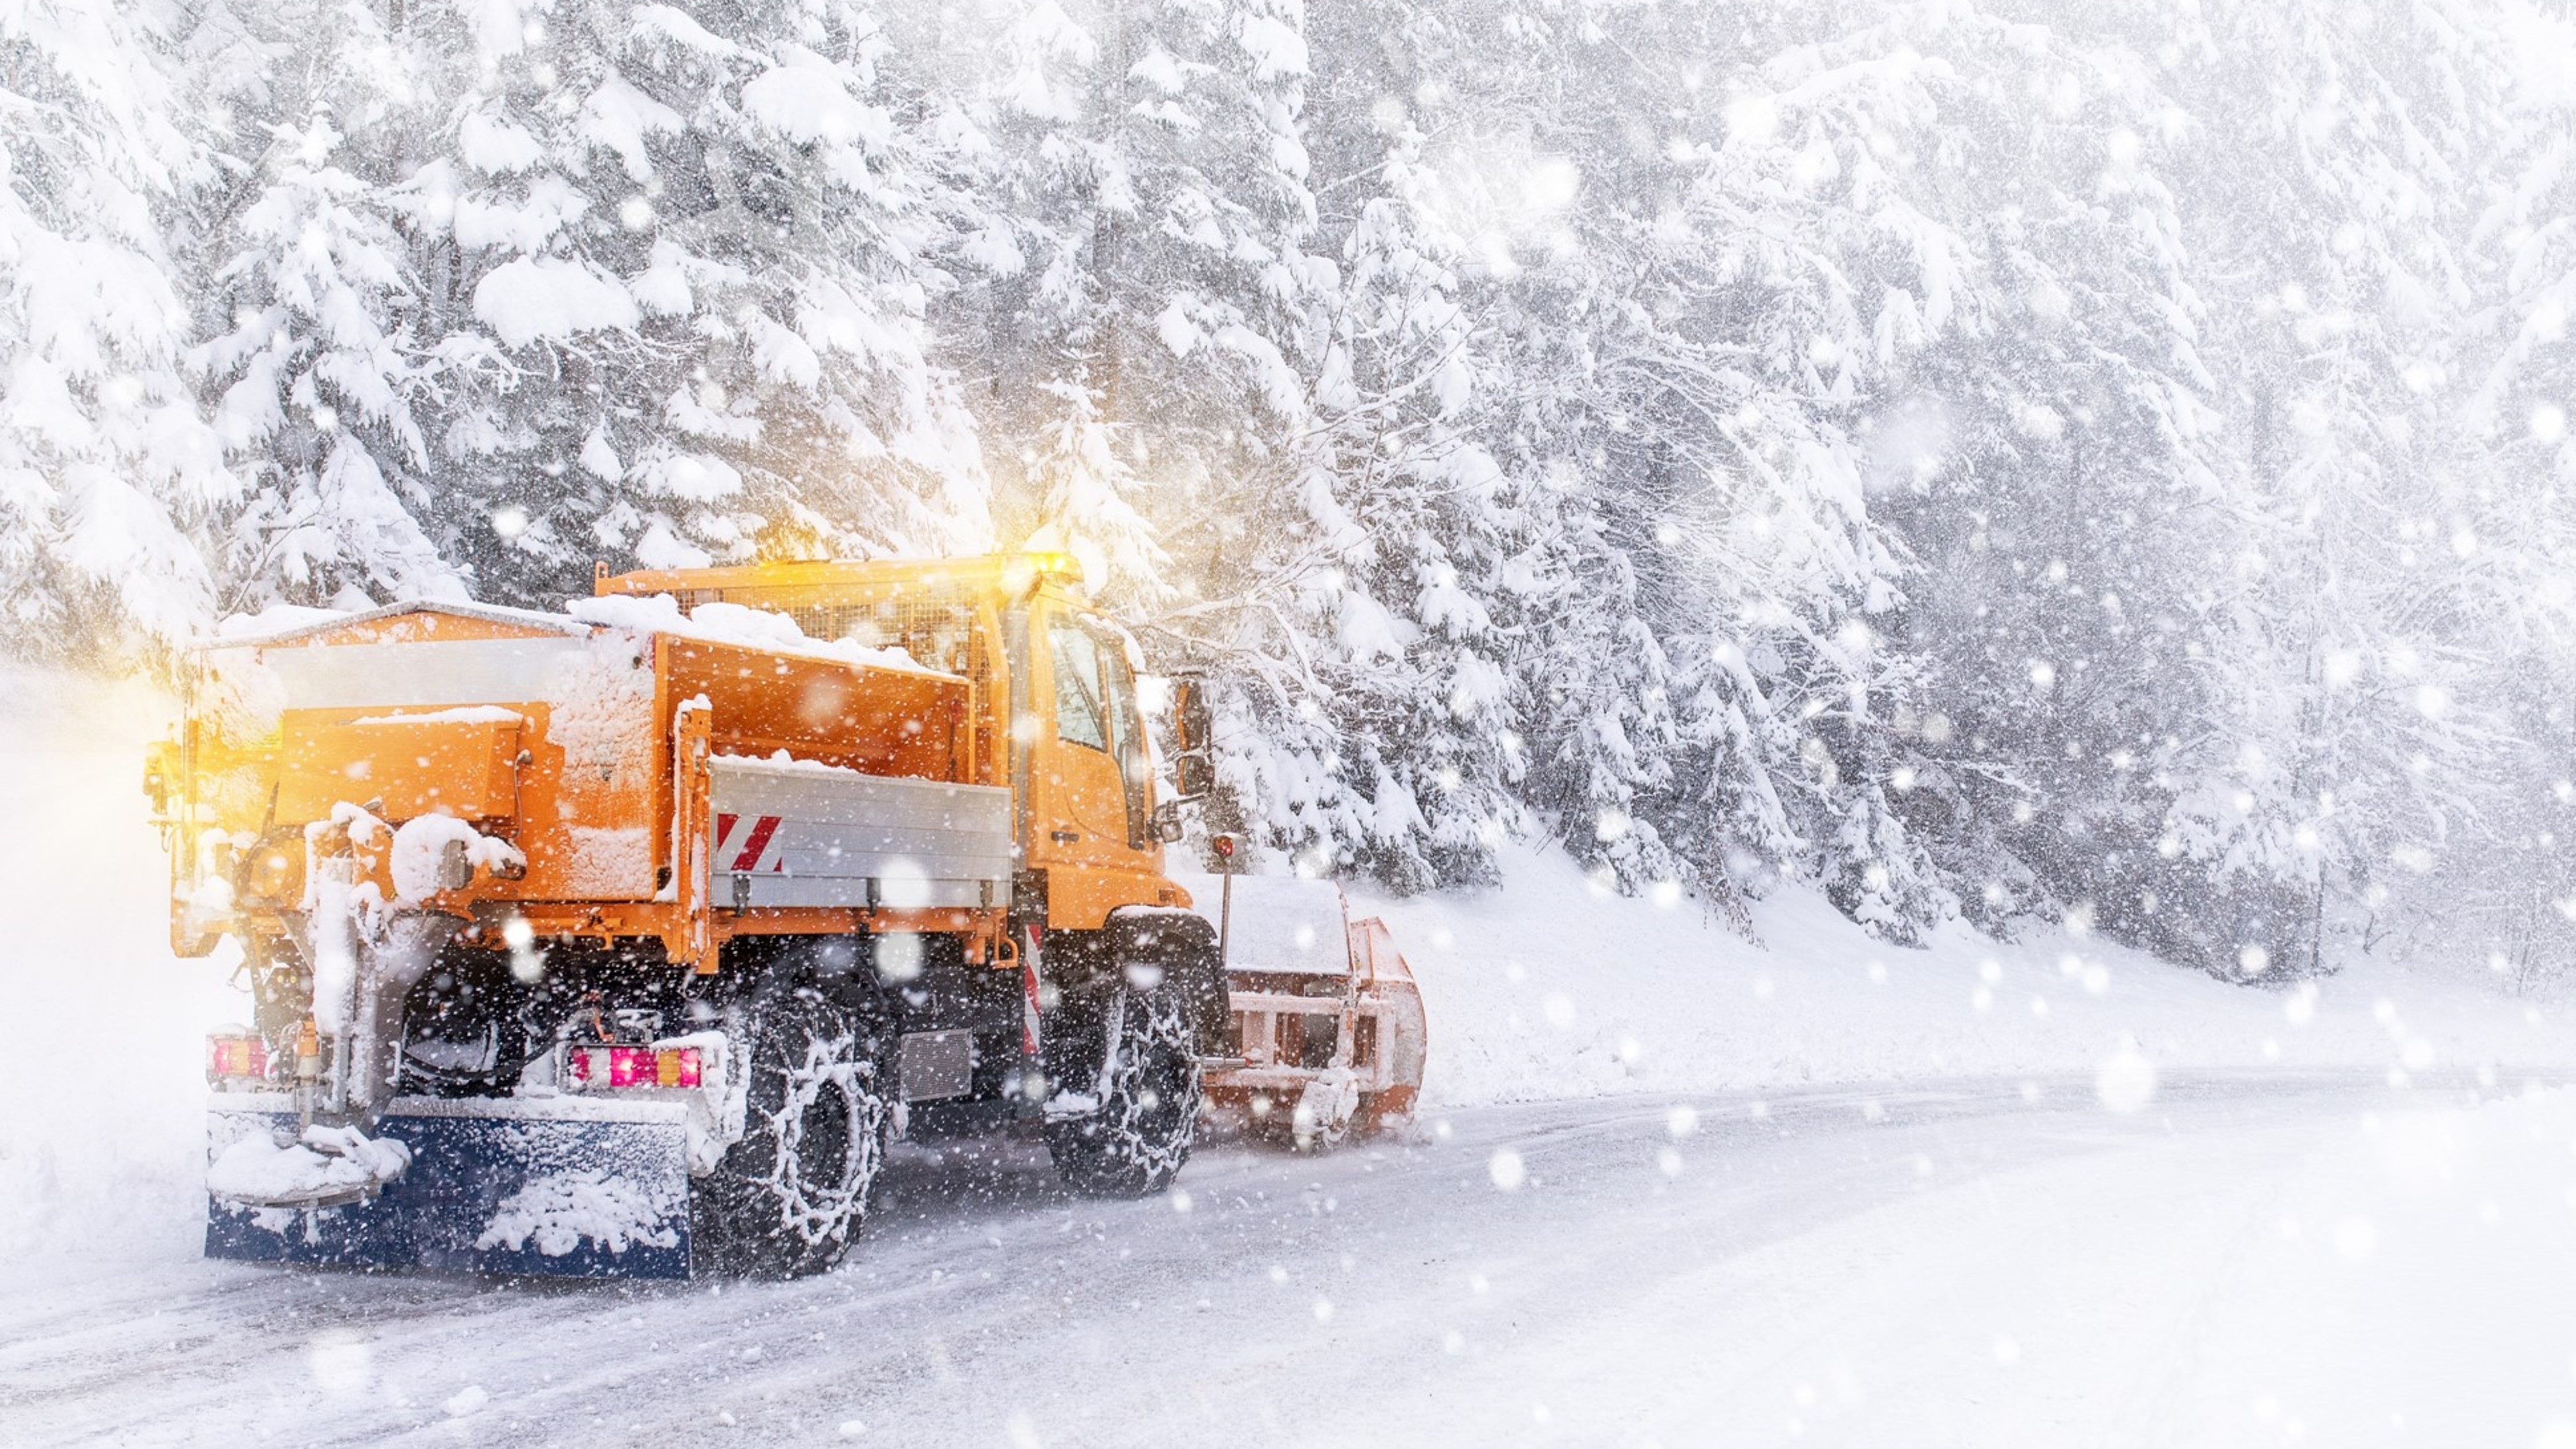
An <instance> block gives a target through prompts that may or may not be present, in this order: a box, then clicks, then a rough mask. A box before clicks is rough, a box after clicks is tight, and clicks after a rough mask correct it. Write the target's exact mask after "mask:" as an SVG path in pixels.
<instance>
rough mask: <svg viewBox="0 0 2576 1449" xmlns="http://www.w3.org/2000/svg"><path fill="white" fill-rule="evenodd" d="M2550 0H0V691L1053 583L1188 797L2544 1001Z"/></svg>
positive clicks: (2557, 952) (2562, 233)
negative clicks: (76, 672)
mask: <svg viewBox="0 0 2576 1449" xmlns="http://www.w3.org/2000/svg"><path fill="white" fill-rule="evenodd" d="M2571 163H2576V25H2571V24H2570V22H2569V20H2568V18H2567V16H2566V14H2565V12H2564V11H2563V10H2560V9H2559V8H2557V7H2555V6H2552V5H2548V4H2541V3H2531V0H2386V3H2364V4H2359V5H2354V4H2349V3H2345V0H2100V3H2088V4H2081V5H2078V4H2062V3H2059V4H2052V3H2041V0H1994V3H1986V4H1970V3H1951V0H1906V3H1896V0H1815V3H1795V4H1791V3H1780V0H1761V3H1751V0H1742V3H1740V0H1709V3H1645V0H1472V3H1470V0H1312V3H1301V0H956V3H943V4H919V3H914V4H894V3H876V0H672V3H653V4H639V3H629V0H258V3H246V0H0V174H4V175H5V182H6V185H5V187H4V188H0V648H5V649H6V650H7V651H8V652H10V653H12V654H15V655H17V656H19V657H21V658H29V659H36V660H45V661H56V662H61V661H73V662H79V663H83V664H90V665H95V666H98V667H102V668H124V667H137V666H141V667H150V666H152V665H153V664H154V663H155V662H156V661H158V660H160V659H162V658H164V657H166V651H167V650H168V649H169V648H170V647H171V646H172V645H173V643H174V642H176V641H178V640H181V639H183V638H185V637H187V636H189V635H190V634H191V633H193V632H195V631H198V630H200V629H202V628H204V627H207V626H208V625H209V624H210V623H211V622H212V621H213V620H214V619H216V618H218V617H221V616H224V615H229V614H234V613H242V612H250V611H256V610H258V609H261V608H263V607H265V606H267V605H269V604H272V603H278V602H290V603H297V604H308V605H313V604H318V605H342V606H348V605H360V604H364V603H368V602H386V601H391V600H395V599H397V598H410V597H423V596H429V597H438V596H448V597H455V596H465V595H471V596H474V597H479V598H484V599H490V600H496V601H503V602H511V603H536V604H546V605H551V604H554V603H556V602H558V601H560V600H561V599H562V598H563V597H564V596H566V595H569V594H579V593H585V592H587V590H588V585H589V581H590V577H591V570H592V565H593V562H594V561H605V562H607V563H608V564H609V565H610V566H611V567H615V568H627V567H634V566H638V565H669V564H681V563H687V562H694V561H705V560H735V559H748V558H754V557H800V556H817V555H825V554H844V555H853V556H867V555H878V554H886V553H910V554H924V553H940V552H956V551H972V550H983V549H989V548H994V547H1017V546H1020V545H1022V544H1026V543H1036V544H1040V545H1043V546H1054V547H1061V548H1066V549H1069V550H1071V551H1073V552H1074V553H1075V554H1076V555H1077V556H1079V557H1080V558H1081V559H1082V560H1083V561H1084V564H1085V566H1086V568H1087V570H1088V573H1089V575H1090V578H1091V582H1092V586H1093V588H1094V590H1095V592H1096V593H1097V594H1098V595H1099V596H1100V597H1102V598H1103V599H1104V600H1106V601H1108V602H1109V603H1110V604H1111V605H1112V606H1113V607H1114V608H1115V609H1116V610H1117V611H1118V612H1119V613H1120V614H1121V615H1122V616H1123V617H1124V618H1126V619H1127V620H1129V621H1130V622H1131V623H1132V625H1133V626H1134V628H1135V629H1136V631H1137V632H1138V634H1139V635H1140V636H1141V638H1142V639H1143V640H1144V641H1145V644H1146V647H1147V649H1148V651H1149V653H1151V654H1152V655H1153V656H1154V658H1155V660H1156V662H1157V664H1158V665H1159V666H1161V667H1165V668H1183V667H1195V668H1202V669H1205V670H1207V671H1209V672H1210V673H1211V674H1212V676H1213V677H1214V678H1215V679H1216V681H1217V682H1218V686H1219V693H1220V698H1221V701H1222V710H1221V721H1222V732H1223V735H1224V740H1225V744H1226V756H1225V760H1224V767H1223V768H1224V774H1223V779H1224V783H1225V785H1226V788H1227V795H1226V798H1225V800H1224V801H1223V802H1222V806H1221V814H1222V815H1223V816H1224V817H1225V818H1224V822H1223V823H1228V824H1231V823H1235V822H1236V821H1237V820H1239V821H1240V823H1241V824H1242V825H1244V826H1246V827H1248V828H1249V829H1250V831H1251V832H1252V833H1253V836H1254V838H1255V839H1256V840H1257V841H1258V842H1260V844H1261V846H1262V847H1263V848H1264V849H1265V851H1266V852H1267V853H1268V855H1269V858H1270V859H1271V860H1272V861H1273V862H1274V863H1277V862H1282V861H1286V860H1293V861H1296V862H1299V863H1302V864H1305V865H1308V866H1310V867H1312V868H1315V869H1319V870H1326V871H1333V872H1346V873H1351V874H1355V875H1362V876H1369V877H1374V878H1376V879H1377V880H1378V881H1380V882H1382V883H1384V884H1385V885H1386V886H1387V887H1389V888H1392V889H1394V890H1396V891H1398V892H1405V891H1416V890H1421V889H1424V888H1428V887H1432V886H1434V885H1439V884H1445V883H1457V882H1466V881H1474V880H1479V879H1484V878H1487V877H1488V876H1489V875H1490V874H1491V872H1492V871H1493V869H1494V862H1495V859H1496V852H1497V850H1498V849H1501V848H1503V847H1504V846H1505V844H1506V842H1508V841H1510V840H1514V839H1519V838H1525V837H1527V836H1530V835H1533V834H1552V835H1553V836H1555V837H1556V838H1558V839H1560V840H1561V841H1563V842H1564V843H1565V845H1566V846H1567V847H1568V848H1569V849H1570V850H1571V851H1572V852H1573V853H1574V854H1575V855H1576V856H1577V857H1578V858H1579V859H1580V860H1581V861H1582V863H1583V864H1584V865H1585V866H1586V867H1587V868H1589V869H1592V870H1594V871H1595V872H1596V873H1598V874H1600V875H1601V876H1603V877H1604V878H1606V879H1608V880H1610V881H1613V882H1615V884H1616V885H1617V886H1618V887H1619V888H1620V889H1622V890H1626V891H1632V892H1641V893H1655V892H1664V893H1667V894H1669V893H1671V892H1673V891H1676V890H1681V891H1686V892H1689V893H1690V894H1691V895H1692V896H1693V897H1695V898H1696V899H1698V900H1700V901H1702V902H1704V903H1705V905H1706V908H1707V909H1708V910H1709V911H1710V912H1712V913H1714V914H1715V915H1717V916H1718V917H1720V918H1722V919H1734V920H1737V921H1744V920H1747V919H1749V918H1747V917H1746V916H1745V915H1744V910H1743V907H1744V903H1745V901H1746V900H1747V899H1748V898H1749V897H1752V896H1756V895H1759V894H1760V893H1762V892H1763V891H1764V890H1766V889H1767V888H1768V887H1769V885H1770V884H1771V883H1772V882H1773V881H1775V880H1776V879H1778V878H1780V877H1781V876H1783V875H1786V876H1791V877H1799V878H1805V879H1810V880H1814V881H1816V882H1819V883H1820V884H1821V885H1822V886H1823V887H1824V889H1825V891H1826V893H1827V895H1828V896H1829V897H1830V899H1831V900H1832V901H1833V902H1834V904H1835V905H1836V906H1838V907H1839V908H1840V909H1841V910H1842V911H1844V912H1845V913H1846V914H1848V915H1849V916H1851V917H1852V918H1853V919H1855V920H1857V921H1859V922H1860V923H1862V924H1863V925H1865V926H1867V927H1868V928H1870V929H1871V930H1872V931H1873V932H1875V933H1876V934H1877V935H1879V936H1880V937H1882V938H1884V939H1885V940H1887V941H1889V942H1891V943H1900V944H1901V943H1906V942H1909V941H1912V940H1914V939H1916V938H1918V937H1919V936H1920V935H1921V934H1922V933H1924V932H1925V931H1926V930H1927V928H1928V927H1930V926H1931V925H1932V924H1934V923H1937V922H1938V921H1940V920H1941V919H1943V918H1945V917H1949V916H1953V915H1964V916H1966V917H1968V918H1970V919H1972V920H1974V921H1976V922H1978V923H1980V924H1983V925H1988V926H1993V927H1997V928H2001V929H2006V930H2009V929H2011V928H2012V926H2013V923H2014V922H2015V921H2016V920H2017V919H2019V918H2023V917H2026V916H2030V915H2034V914H2036V915H2040V916H2060V917H2067V918H2071V919H2072V920H2074V921H2076V922H2078V923H2079V924H2082V923H2086V922H2089V924H2090V926H2091V927H2092V928H2093V929H2097V930H2099V931H2101V932H2104V933H2106V934H2109V935H2111V936H2114V937H2117V938H2120V939H2123V940H2127V941H2130V942H2132V943H2135V944H2139V945H2143V946H2145V947H2147V948H2149V949H2151V950H2154V951H2156V952H2158V953H2160V954H2163V955H2166V956H2168V957H2170V958H2173V959H2178V960H2183V961H2187V962H2190V963H2193V964H2197V965H2200V966H2203V967H2205V968H2206V969H2209V970H2211V971H2213V972H2216V973H2219V974H2222V975H2227V976H2231V977H2234V976H2243V975H2263V976H2267V977H2277V976H2280V975H2284V974H2293V973H2299V972H2305V971H2312V970H2316V969H2320V967H2331V966H2332V964H2333V963H2334V961H2335V960H2336V959H2337V957H2338V954H2339V953H2343V952H2346V951H2349V950H2351V949H2354V948H2357V947H2360V946H2363V945H2378V944H2380V943H2384V942H2396V943H2398V944H2400V945H2402V944H2403V943H2404V942H2406V941H2407V940H2409V939H2410V938H2412V939H2423V938H2425V937H2427V936H2428V934H2431V935H2438V936H2439V937H2440V938H2441V939H2442V940H2444V941H2445V942H2447V943H2448V944H2449V945H2451V946H2453V947H2456V948H2459V949H2460V950H2463V951H2466V952H2467V953H2468V954H2467V956H2466V957H2465V958H2464V959H2467V960H2469V961H2470V962H2471V966H2472V969H2477V970H2481V971H2482V970H2484V969H2486V968H2487V967H2489V966H2490V965H2491V966H2492V967H2493V969H2495V970H2498V971H2501V972H2504V973H2507V974H2509V975H2511V976H2514V977H2515V978H2517V979H2518V980H2521V981H2531V980H2536V979H2538V978H2540V977H2544V976H2547V975H2549V974H2551V973H2554V972H2556V971H2559V970H2561V969H2563V968H2564V967H2566V966H2568V965H2570V964H2576V925H2571V922H2570V916H2571V914H2576V871H2571V869H2570V864H2569V863H2570V861H2571V860H2576V855H2571V853H2570V842H2569V841H2567V840H2566V839H2564V838H2563V837H2565V836H2567V835H2568V834H2569V833H2570V832H2571V831H2576V786H2571V785H2570V784H2569V783H2568V777H2569V776H2570V775H2571V773H2576V760H2571V750H2576V720H2571V717H2570V699H2571V695H2570V688H2571V684H2576V677H2571V676H2576V654H2571V640H2576V635H2571V632H2570V631H2571V626H2576V574H2571V573H2570V565H2571V550H2572V549H2576V499H2571V497H2570V494H2571V492H2576V441H2571V440H2570V439H2569V437H2568V421H2567V413H2568V410H2569V408H2570V407H2571V406H2576V349H2571V347H2570V345H2569V343H2568V341H2567V337H2566V332H2567V325H2568V320H2569V314H2570V312H2571V311H2576V165H2571Z"/></svg>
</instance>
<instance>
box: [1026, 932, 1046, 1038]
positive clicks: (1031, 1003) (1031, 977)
mask: <svg viewBox="0 0 2576 1449" xmlns="http://www.w3.org/2000/svg"><path fill="white" fill-rule="evenodd" d="M1043 930H1045V927H1043V926H1031V927H1029V949H1028V950H1027V951H1026V952H1025V953H1024V954H1023V955H1022V956H1021V957H1020V960H1021V963H1022V965H1021V968H1020V982H1021V985H1022V987H1023V990H1022V992H1021V1001H1020V1054H1021V1055H1022V1056H1031V1057H1033V1056H1036V1055H1037V1054H1038V937H1039V933H1040V932H1042V931H1043Z"/></svg>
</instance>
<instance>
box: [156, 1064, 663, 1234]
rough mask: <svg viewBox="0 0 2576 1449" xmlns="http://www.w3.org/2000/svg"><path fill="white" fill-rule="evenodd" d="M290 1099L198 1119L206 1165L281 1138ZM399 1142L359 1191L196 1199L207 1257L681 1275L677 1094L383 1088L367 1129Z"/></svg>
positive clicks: (247, 1097)
mask: <svg viewBox="0 0 2576 1449" xmlns="http://www.w3.org/2000/svg"><path fill="white" fill-rule="evenodd" d="M295 1120H296V1119H295V1113H294V1111H293V1110H292V1103H291V1101H290V1100H289V1099H286V1098H284V1097H281V1096H270V1095H268V1094H247V1093H245V1094H241V1096H240V1099H239V1101H238V1102H237V1103H236V1102H235V1101H231V1100H226V1101H218V1102H216V1103H214V1104H211V1105H210V1106H209V1108H208V1111H207V1115H206V1144H207V1156H208V1160H209V1161H210V1162H211V1161H212V1160H213V1159H214V1157H215V1156H217V1155H219V1154H221V1153H222V1151H223V1150H224V1148H226V1147H228V1146H230V1145H231V1144H232V1143H234V1142H235V1141H237V1140H239V1139H241V1138H242V1137H244V1136H246V1135H248V1134H250V1133H253V1132H261V1133H276V1132H287V1133H291V1132H292V1131H293V1130H294V1127H295ZM373 1135H374V1136H375V1137H377V1138H379V1139H387V1140H392V1141H396V1142H400V1143H402V1144H403V1145H404V1146H405V1147H407V1148H409V1149H410V1151H411V1163H410V1165H409V1167H407V1168H406V1169H405V1170H404V1172H403V1174H402V1175H401V1176H400V1177H399V1178H397V1179H395V1180H394V1181H393V1182H391V1183H389V1184H387V1185H386V1186H385V1187H384V1189H383V1190H382V1191H381V1192H379V1193H378V1194H377V1195H376V1196H375V1197H373V1198H372V1199H370V1200H368V1201H366V1202H361V1203H352V1204H348V1205H345V1206H340V1207H328V1208H318V1209H311V1210H297V1209H291V1208H253V1207H244V1206H241V1205H239V1204H236V1203H232V1202H228V1201H225V1200H223V1199H220V1198H217V1197H214V1196H213V1195H212V1194H209V1195H208V1197H207V1207H206V1256H207V1257H209V1258H233V1259H240V1260H244V1261H250V1262H266V1263H307V1264H328V1265H337V1266H346V1267H358V1268H431V1269H443V1270H451V1271H462V1272H472V1273H497V1274H534V1275H544V1276H550V1277H570V1278H686V1277H688V1276H689V1272H690V1255H689V1154H688V1126H687V1109H686V1107H685V1106H684V1105H682V1104H681V1103H677V1102H606V1101H592V1100H581V1099H568V1098H553V1099H542V1100H524V1099H497V1100H479V1099H477V1100H449V1099H440V1098H426V1097H398V1098H396V1099H395V1100H394V1102H393V1103H392V1105H391V1109H390V1110H388V1111H387V1112H386V1113H385V1114H384V1116H383V1117H381V1118H380V1119H379V1120H378V1121H377V1123H376V1127H375V1131H374V1134H373Z"/></svg>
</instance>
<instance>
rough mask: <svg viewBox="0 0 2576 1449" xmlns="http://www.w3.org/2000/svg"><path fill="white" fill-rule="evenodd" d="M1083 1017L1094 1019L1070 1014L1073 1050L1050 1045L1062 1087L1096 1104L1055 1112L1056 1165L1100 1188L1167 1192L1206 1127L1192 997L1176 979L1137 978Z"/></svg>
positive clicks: (1049, 1138) (1095, 1190)
mask: <svg viewBox="0 0 2576 1449" xmlns="http://www.w3.org/2000/svg"><path fill="white" fill-rule="evenodd" d="M1080 1016H1081V1018H1087V1019H1077V1020H1076V1021H1073V1022H1067V1023H1066V1025H1067V1026H1068V1027H1071V1028H1073V1029H1074V1030H1073V1032H1072V1033H1071V1038H1072V1039H1071V1040H1070V1041H1068V1042H1067V1043H1066V1049H1065V1050H1062V1051H1051V1052H1050V1053H1049V1056H1050V1059H1051V1060H1050V1068H1051V1070H1050V1075H1052V1076H1054V1077H1055V1085H1056V1089H1057V1091H1058V1092H1060V1093H1065V1094H1072V1095H1076V1096H1084V1097H1090V1098H1092V1099H1094V1101H1095V1102H1096V1103H1097V1105H1096V1106H1095V1107H1093V1108H1092V1109H1091V1110H1089V1111H1085V1112H1082V1113H1080V1114H1079V1115H1073V1114H1070V1113H1068V1114H1067V1115H1064V1116H1061V1117H1059V1116H1056V1115H1055V1114H1054V1112H1053V1111H1051V1112H1050V1114H1049V1120H1048V1122H1047V1125H1046V1143H1047V1151H1048V1152H1049V1153H1050V1154H1051V1155H1052V1156H1053V1157H1054V1158H1055V1166H1056V1171H1057V1173H1058V1174H1059V1175H1061V1176H1062V1177H1063V1178H1064V1180H1065V1182H1066V1183H1068V1184H1070V1185H1071V1186H1072V1187H1074V1188H1075V1189H1076V1190H1078V1191H1081V1192H1087V1193H1092V1194H1095V1195H1097V1196H1102V1197H1145V1196H1148V1195H1150V1194H1153V1193H1158V1192H1161V1191H1162V1190H1163V1189H1165V1188H1167V1187H1169V1186H1171V1185H1172V1179H1173V1177H1175V1176H1176V1175H1178V1174H1179V1172H1180V1170H1181V1165H1182V1164H1183V1163H1185V1162H1187V1161H1189V1158H1190V1146H1191V1143H1192V1142H1193V1141H1194V1140H1195V1139H1196V1137H1197V1135H1198V1120H1199V1103H1200V1100H1201V1096H1202V1086H1201V1082H1200V1078H1199V1059H1198V1051H1197V1047H1196V1040H1195V1034H1194V1033H1193V1031H1192V1030H1191V1025H1190V1019H1189V1010H1188V1003H1187V1002H1186V1001H1184V1000H1183V998H1182V996H1181V993H1180V992H1179V991H1178V990H1177V989H1176V988H1175V986H1174V985H1173V984H1172V983H1169V982H1165V983H1162V984H1158V985H1156V986H1154V987H1152V988H1139V987H1137V986H1135V985H1132V984H1129V985H1121V986H1119V987H1117V988H1115V989H1114V990H1112V991H1110V992H1108V993H1106V994H1105V996H1104V998H1103V999H1102V1000H1101V1001H1100V1003H1099V1005H1098V1006H1097V1007H1096V1008H1095V1009H1094V1010H1093V1011H1087V1012H1083V1013H1081V1014H1080ZM1085 1027H1087V1028H1088V1031H1084V1030H1083V1028H1085ZM1086 1036H1087V1037H1088V1038H1089V1039H1088V1040H1085V1039H1084V1038H1085V1037H1086ZM1059 1068H1060V1069H1059ZM1086 1068H1087V1069H1088V1070H1085V1069H1086Z"/></svg>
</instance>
